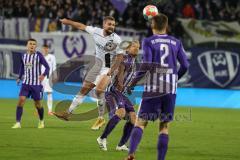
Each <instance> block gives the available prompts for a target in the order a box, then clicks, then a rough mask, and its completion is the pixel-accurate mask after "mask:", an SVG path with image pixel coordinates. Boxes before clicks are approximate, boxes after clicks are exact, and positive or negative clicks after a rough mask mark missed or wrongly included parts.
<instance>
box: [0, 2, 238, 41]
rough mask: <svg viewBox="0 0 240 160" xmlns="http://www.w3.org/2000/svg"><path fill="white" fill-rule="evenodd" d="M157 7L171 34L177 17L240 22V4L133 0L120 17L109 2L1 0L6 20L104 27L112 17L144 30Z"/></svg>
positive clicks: (0, 11)
mask: <svg viewBox="0 0 240 160" xmlns="http://www.w3.org/2000/svg"><path fill="white" fill-rule="evenodd" d="M147 4H155V5H157V6H158V8H159V10H160V11H161V12H163V13H165V14H167V15H168V16H169V19H170V20H169V22H170V32H172V33H173V34H175V36H177V37H179V36H181V35H178V34H180V33H181V30H182V28H181V25H180V22H179V21H178V20H177V17H182V18H194V19H206V20H212V21H218V20H224V21H239V20H240V0H131V1H130V3H129V4H128V7H127V8H126V10H125V12H124V13H123V14H120V13H119V12H118V11H117V10H116V9H115V7H114V5H113V4H112V3H111V2H110V0H0V16H3V17H4V18H11V17H28V18H32V17H33V18H35V17H40V18H50V19H55V20H58V19H59V18H63V17H66V18H70V19H73V20H76V21H81V22H83V23H85V24H92V25H101V22H102V17H103V16H106V15H111V16H114V17H115V18H116V21H117V22H118V26H122V27H127V28H134V29H137V30H139V29H145V28H146V26H147V22H146V20H144V18H143V16H141V14H142V9H143V8H144V6H146V5H147Z"/></svg>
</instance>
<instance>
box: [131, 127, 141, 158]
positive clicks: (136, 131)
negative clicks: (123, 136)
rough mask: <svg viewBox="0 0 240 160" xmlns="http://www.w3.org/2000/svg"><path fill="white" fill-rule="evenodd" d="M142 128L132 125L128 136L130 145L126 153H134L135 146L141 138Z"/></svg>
mask: <svg viewBox="0 0 240 160" xmlns="http://www.w3.org/2000/svg"><path fill="white" fill-rule="evenodd" d="M142 134H143V130H142V129H141V128H139V127H134V128H133V130H132V134H131V137H130V146H129V152H128V154H129V155H130V154H134V153H135V152H136V150H137V146H138V144H139V143H140V141H141V139H142Z"/></svg>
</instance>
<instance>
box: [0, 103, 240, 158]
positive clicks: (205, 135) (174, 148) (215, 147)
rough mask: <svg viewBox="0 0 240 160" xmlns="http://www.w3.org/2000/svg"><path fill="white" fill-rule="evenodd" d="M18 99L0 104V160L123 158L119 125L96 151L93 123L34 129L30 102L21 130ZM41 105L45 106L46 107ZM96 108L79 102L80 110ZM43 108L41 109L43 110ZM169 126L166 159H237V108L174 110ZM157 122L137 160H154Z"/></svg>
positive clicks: (51, 120) (54, 122)
mask: <svg viewBox="0 0 240 160" xmlns="http://www.w3.org/2000/svg"><path fill="white" fill-rule="evenodd" d="M16 102H17V100H8V99H1V100H0V160H8V159H11V160H59V159H66V160H123V158H124V157H125V156H126V153H125V152H116V151H115V147H116V145H117V143H118V141H119V138H120V136H121V133H122V126H123V124H124V123H123V122H121V123H120V124H119V125H118V126H117V128H116V129H115V130H114V131H113V133H112V134H111V135H110V136H109V138H108V150H109V151H107V152H103V151H101V150H100V149H99V148H98V145H97V143H96V138H97V137H98V136H99V135H100V134H101V133H102V130H103V129H101V130H99V131H91V130H90V127H91V125H92V123H93V122H94V120H90V121H85V122H64V121H61V120H59V119H57V118H55V117H51V116H48V115H47V114H46V113H47V112H46V110H45V124H46V128H44V129H37V128H36V127H37V123H38V118H37V117H36V116H35V115H34V112H35V110H34V108H33V103H32V101H31V100H28V101H27V103H26V104H25V106H24V113H23V117H22V128H21V129H11V126H12V125H13V124H14V122H15V107H16ZM45 106H46V105H45ZM93 107H95V104H83V105H82V106H81V107H80V109H79V110H80V111H84V110H89V109H90V108H93ZM45 109H46V107H45ZM175 115H176V116H175V121H174V122H173V123H172V124H171V127H170V143H169V150H168V154H167V158H166V159H167V160H239V159H240V110H237V109H235V110H234V109H209V108H192V109H191V112H190V108H189V107H177V109H176V113H175ZM157 135H158V123H157V122H155V123H152V122H150V123H149V126H148V127H147V129H146V130H145V132H144V136H143V139H142V141H141V144H140V146H139V148H138V151H137V155H136V156H137V157H136V158H137V160H155V159H156V145H157V144H156V143H157Z"/></svg>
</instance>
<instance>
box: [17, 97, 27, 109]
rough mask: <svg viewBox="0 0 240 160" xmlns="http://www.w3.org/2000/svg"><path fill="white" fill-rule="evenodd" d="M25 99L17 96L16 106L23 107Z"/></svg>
mask: <svg viewBox="0 0 240 160" xmlns="http://www.w3.org/2000/svg"><path fill="white" fill-rule="evenodd" d="M26 99H27V97H26V96H19V99H18V104H17V105H18V106H21V107H23V106H24V104H25V102H26Z"/></svg>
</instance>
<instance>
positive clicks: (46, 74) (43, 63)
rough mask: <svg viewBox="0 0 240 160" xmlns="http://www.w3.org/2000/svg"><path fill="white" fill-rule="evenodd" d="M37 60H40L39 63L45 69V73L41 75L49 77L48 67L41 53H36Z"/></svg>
mask: <svg viewBox="0 0 240 160" xmlns="http://www.w3.org/2000/svg"><path fill="white" fill-rule="evenodd" d="M38 56H39V59H40V63H41V64H42V65H43V66H44V67H45V71H44V73H43V75H44V76H49V69H50V68H49V65H48V63H47V61H46V60H45V58H44V57H43V55H42V54H41V53H38Z"/></svg>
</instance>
